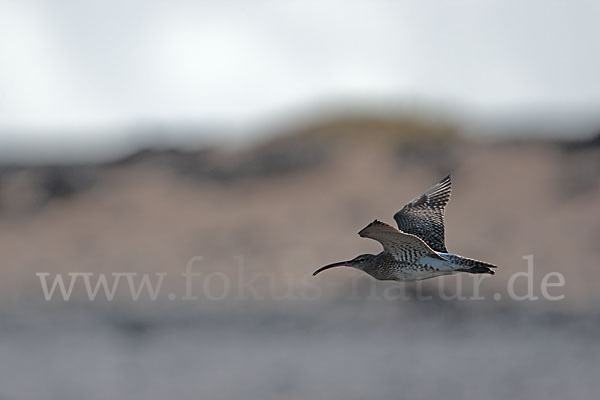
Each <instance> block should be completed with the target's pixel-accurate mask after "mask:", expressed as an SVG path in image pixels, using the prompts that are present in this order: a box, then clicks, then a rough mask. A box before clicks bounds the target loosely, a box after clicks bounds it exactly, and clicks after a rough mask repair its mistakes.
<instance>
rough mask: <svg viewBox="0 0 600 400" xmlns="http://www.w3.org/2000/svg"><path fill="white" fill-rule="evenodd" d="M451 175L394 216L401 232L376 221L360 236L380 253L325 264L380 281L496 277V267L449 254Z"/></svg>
mask: <svg viewBox="0 0 600 400" xmlns="http://www.w3.org/2000/svg"><path fill="white" fill-rule="evenodd" d="M450 192H451V180H450V175H448V176H447V177H445V178H444V179H442V180H441V181H440V182H439V183H438V184H436V185H435V186H433V187H432V188H430V189H429V190H427V191H426V192H425V193H423V194H422V195H420V196H418V197H416V198H415V199H413V200H412V201H411V202H409V203H408V204H406V205H405V206H404V207H403V208H402V209H401V210H400V211H398V212H397V213H396V214H395V215H394V220H396V223H397V224H398V229H396V228H394V227H392V226H390V225H388V224H385V223H383V222H380V221H377V220H375V221H373V222H371V223H370V224H369V225H367V226H366V227H365V228H364V229H362V230H361V231H360V232H358V234H359V235H360V236H361V237H365V238H369V239H374V240H376V241H378V242H379V243H381V245H382V246H383V251H382V252H381V253H379V254H361V255H359V256H357V257H355V258H353V259H352V260H349V261H341V262H336V263H333V264H329V265H326V266H324V267H322V268H319V269H318V270H316V271H315V272H314V273H313V275H317V274H318V273H320V272H322V271H325V270H326V269H329V268H333V267H341V266H347V267H353V268H356V269H359V270H361V271H364V272H366V273H367V274H369V275H371V276H373V277H374V278H375V279H380V280H395V281H416V280H421V279H428V278H434V277H436V276H441V275H451V274H455V273H457V272H469V273H471V274H492V275H493V274H494V271H493V270H491V269H490V268H496V266H495V265H492V264H488V263H485V262H482V261H477V260H473V259H470V258H466V257H462V256H459V255H457V254H451V253H448V250H447V249H446V245H445V243H444V208H445V207H446V204H447V203H448V200H450Z"/></svg>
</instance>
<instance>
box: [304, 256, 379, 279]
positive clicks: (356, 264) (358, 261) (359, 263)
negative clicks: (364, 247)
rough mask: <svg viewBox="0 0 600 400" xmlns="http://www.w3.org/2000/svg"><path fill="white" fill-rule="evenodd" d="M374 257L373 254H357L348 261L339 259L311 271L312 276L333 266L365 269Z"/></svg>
mask: <svg viewBox="0 0 600 400" xmlns="http://www.w3.org/2000/svg"><path fill="white" fill-rule="evenodd" d="M374 259H375V255H374V254H361V255H359V256H356V257H354V258H353V259H352V260H349V261H340V262H336V263H333V264H329V265H326V266H324V267H321V268H319V269H318V270H316V271H315V272H313V276H315V275H317V274H318V273H321V272H323V271H325V270H326V269H329V268H333V267H352V268H356V269H360V270H361V271H362V270H365V268H367V267H369V266H370V265H372V264H373V260H374Z"/></svg>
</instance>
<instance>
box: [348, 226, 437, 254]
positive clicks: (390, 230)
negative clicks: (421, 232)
mask: <svg viewBox="0 0 600 400" xmlns="http://www.w3.org/2000/svg"><path fill="white" fill-rule="evenodd" d="M358 234H359V235H360V236H361V237H366V238H369V239H373V240H377V241H378V242H379V243H381V244H382V246H383V251H384V252H387V253H390V254H391V255H392V256H393V257H394V258H395V259H396V260H398V261H403V262H415V261H417V260H418V259H419V258H421V257H423V256H429V257H433V258H437V259H440V260H445V258H444V257H442V256H440V255H439V254H437V253H436V252H435V251H433V250H432V249H431V248H430V247H429V246H428V245H427V243H425V242H424V241H423V240H421V239H420V238H418V237H417V236H415V235H411V234H409V233H405V232H402V231H399V230H398V229H396V228H394V227H393V226H390V225H388V224H385V223H383V222H380V221H377V220H375V221H373V222H371V223H370V224H369V225H367V226H366V227H365V228H364V229H362V230H361V231H360V232H358Z"/></svg>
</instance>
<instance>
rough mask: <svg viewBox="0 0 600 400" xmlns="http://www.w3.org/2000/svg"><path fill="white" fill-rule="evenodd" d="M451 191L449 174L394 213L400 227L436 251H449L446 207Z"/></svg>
mask: <svg viewBox="0 0 600 400" xmlns="http://www.w3.org/2000/svg"><path fill="white" fill-rule="evenodd" d="M451 191H452V181H451V178H450V175H448V176H446V177H445V178H444V179H442V180H441V181H440V182H438V183H437V184H436V185H434V186H433V187H431V188H430V189H429V190H427V191H426V192H425V193H423V194H422V195H420V196H418V197H416V198H414V199H413V200H412V201H410V202H409V203H408V204H406V205H405V206H404V207H403V208H402V209H401V210H400V211H398V212H397V213H396V214H395V215H394V220H396V223H397V224H398V229H400V230H401V231H403V232H406V233H410V234H412V235H415V236H417V237H419V238H421V239H422V240H423V241H424V242H425V243H427V244H428V245H429V246H430V247H431V248H432V249H433V250H435V251H439V252H442V253H447V252H448V250H446V244H445V234H444V208H445V207H446V204H448V201H449V200H450V194H451Z"/></svg>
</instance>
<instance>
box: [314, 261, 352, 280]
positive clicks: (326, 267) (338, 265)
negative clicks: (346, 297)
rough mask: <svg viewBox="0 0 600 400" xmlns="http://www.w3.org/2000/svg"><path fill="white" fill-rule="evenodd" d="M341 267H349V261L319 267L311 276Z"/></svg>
mask: <svg viewBox="0 0 600 400" xmlns="http://www.w3.org/2000/svg"><path fill="white" fill-rule="evenodd" d="M343 266H350V261H340V262H336V263H333V264H329V265H326V266H324V267H321V268H319V269H318V270H316V271H315V272H313V276H315V275H317V274H319V273H321V272H323V271H325V270H326V269H329V268H333V267H343Z"/></svg>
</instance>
